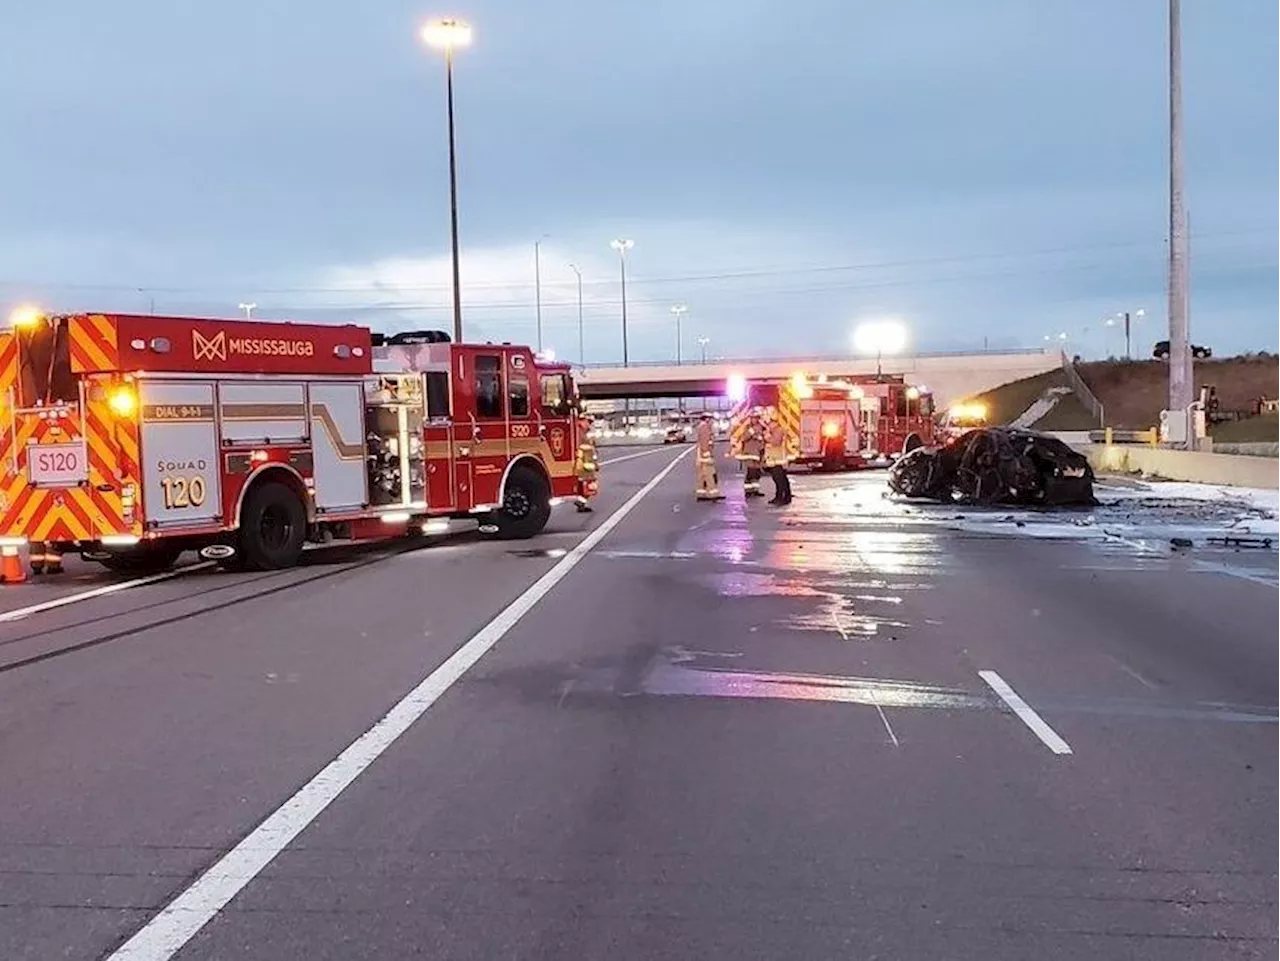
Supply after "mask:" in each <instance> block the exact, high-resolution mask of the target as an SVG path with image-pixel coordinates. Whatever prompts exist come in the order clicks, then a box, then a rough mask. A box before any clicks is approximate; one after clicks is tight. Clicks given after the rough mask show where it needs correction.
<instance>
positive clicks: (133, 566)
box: [96, 545, 182, 574]
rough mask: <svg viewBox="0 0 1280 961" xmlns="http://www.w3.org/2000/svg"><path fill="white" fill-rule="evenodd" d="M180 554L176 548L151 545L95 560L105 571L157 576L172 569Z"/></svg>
mask: <svg viewBox="0 0 1280 961" xmlns="http://www.w3.org/2000/svg"><path fill="white" fill-rule="evenodd" d="M181 554H182V551H181V550H180V549H178V548H176V547H169V546H165V545H153V546H150V547H138V548H135V549H134V550H131V551H120V552H118V553H113V554H107V555H104V556H102V557H98V558H96V560H97V561H98V563H99V564H101V565H102V566H103V567H105V568H106V569H107V570H109V571H114V572H116V573H119V574H159V573H160V572H161V571H167V570H168V569H169V568H171V567H173V565H174V562H175V561H177V559H178V557H179V556H180V555H181Z"/></svg>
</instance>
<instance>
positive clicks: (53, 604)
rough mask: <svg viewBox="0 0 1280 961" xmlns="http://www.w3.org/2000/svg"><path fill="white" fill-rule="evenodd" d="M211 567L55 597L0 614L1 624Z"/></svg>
mask: <svg viewBox="0 0 1280 961" xmlns="http://www.w3.org/2000/svg"><path fill="white" fill-rule="evenodd" d="M210 567H213V561H201V562H200V563H199V564H192V565H190V566H189V567H180V568H178V569H177V570H176V571H165V572H164V573H162V574H149V575H147V576H146V577H136V578H134V579H133V580H131V581H120V582H119V583H117V584H104V585H103V586H102V587H95V588H93V589H92V590H88V591H80V592H79V593H77V594H67V595H64V596H63V597H55V598H54V599H53V600H51V601H42V602H41V603H39V604H31V605H29V606H28V607H18V608H15V609H14V610H12V611H4V612H0V624H3V623H6V622H8V621H17V620H20V619H22V618H24V617H28V616H30V615H32V614H40V613H42V612H44V611H52V610H54V609H55V608H58V607H66V606H67V605H68V604H78V603H79V602H80V601H89V600H92V599H93V598H95V597H103V596H105V595H107V594H116V593H118V592H120V591H127V590H129V588H131V587H142V586H143V585H144V584H155V583H157V582H159V581H167V580H171V579H172V578H175V577H181V576H182V575H183V574H190V573H191V572H192V571H202V570H207V569H208V568H210Z"/></svg>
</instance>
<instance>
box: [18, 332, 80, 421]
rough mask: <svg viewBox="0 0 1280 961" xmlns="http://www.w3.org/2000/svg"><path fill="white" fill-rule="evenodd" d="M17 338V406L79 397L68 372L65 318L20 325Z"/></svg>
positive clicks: (67, 342)
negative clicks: (24, 325) (22, 326)
mask: <svg viewBox="0 0 1280 961" xmlns="http://www.w3.org/2000/svg"><path fill="white" fill-rule="evenodd" d="M15 336H16V337H17V340H18V371H19V374H18V398H17V402H18V406H19V407H35V406H36V405H37V404H52V403H55V402H57V401H74V400H76V399H77V398H78V396H79V390H78V387H77V384H76V377H75V374H74V373H72V371H71V340H70V337H69V335H68V330H67V324H66V321H65V319H63V318H60V317H54V318H44V319H42V320H40V321H39V322H38V323H35V324H32V325H30V326H29V327H24V328H20V329H19V330H18V331H17V332H16V335H15Z"/></svg>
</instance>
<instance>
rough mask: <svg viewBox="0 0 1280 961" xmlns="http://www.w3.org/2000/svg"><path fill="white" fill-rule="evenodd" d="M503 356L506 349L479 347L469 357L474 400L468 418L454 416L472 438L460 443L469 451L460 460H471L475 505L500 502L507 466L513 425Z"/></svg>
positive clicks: (473, 500) (472, 494)
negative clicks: (503, 477) (508, 406)
mask: <svg viewBox="0 0 1280 961" xmlns="http://www.w3.org/2000/svg"><path fill="white" fill-rule="evenodd" d="M503 356H504V352H503V351H502V350H501V349H498V348H495V349H494V350H493V352H492V353H489V352H484V351H476V352H475V353H473V354H471V355H470V356H469V357H467V358H466V360H467V363H468V364H469V365H470V367H471V370H470V372H469V373H470V377H469V378H467V379H468V381H469V384H468V386H469V387H470V392H471V399H472V404H471V406H470V408H469V410H468V415H467V417H466V418H465V419H461V420H458V419H455V423H456V427H455V429H457V430H458V431H459V432H461V433H462V435H463V437H465V438H467V439H468V440H469V441H470V443H464V444H460V445H459V450H460V451H461V450H463V449H465V450H467V451H468V454H467V456H466V457H465V458H461V457H460V458H459V461H460V463H461V462H462V461H463V460H465V461H467V462H469V473H470V491H471V498H472V499H471V504H472V506H475V507H478V506H480V505H481V504H494V505H496V504H497V502H498V487H499V485H500V484H501V483H502V475H503V472H504V471H505V470H506V466H507V459H508V439H509V433H508V432H509V430H510V425H509V422H508V420H507V404H506V399H507V397H506V394H507V390H506V377H505V371H504V369H503V368H504V364H503ZM459 491H460V493H461V484H460V485H459Z"/></svg>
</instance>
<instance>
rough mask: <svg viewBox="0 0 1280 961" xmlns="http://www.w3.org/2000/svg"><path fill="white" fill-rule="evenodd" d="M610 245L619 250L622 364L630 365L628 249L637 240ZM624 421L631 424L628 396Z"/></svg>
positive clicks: (623, 403) (624, 403)
mask: <svg viewBox="0 0 1280 961" xmlns="http://www.w3.org/2000/svg"><path fill="white" fill-rule="evenodd" d="M609 246H610V247H612V248H613V249H614V250H616V251H617V252H618V269H619V270H620V271H621V277H622V366H623V367H629V366H630V358H629V357H628V355H627V251H628V250H630V249H631V248H632V247H634V246H635V241H633V240H624V239H622V238H619V239H617V240H611V241H610V242H609ZM622 423H623V425H624V426H629V425H630V424H631V398H630V397H626V398H624V399H623V401H622Z"/></svg>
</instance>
